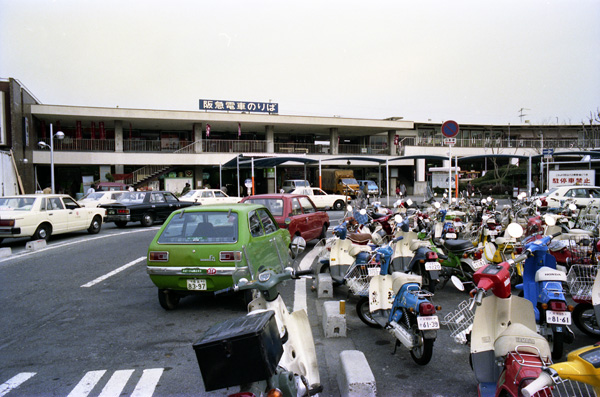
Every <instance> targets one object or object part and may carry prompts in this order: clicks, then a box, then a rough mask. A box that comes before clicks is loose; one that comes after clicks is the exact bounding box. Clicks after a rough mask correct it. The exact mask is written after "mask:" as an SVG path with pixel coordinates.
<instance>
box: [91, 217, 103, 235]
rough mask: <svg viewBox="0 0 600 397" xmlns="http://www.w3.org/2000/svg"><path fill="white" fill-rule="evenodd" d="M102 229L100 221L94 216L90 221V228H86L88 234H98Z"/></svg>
mask: <svg viewBox="0 0 600 397" xmlns="http://www.w3.org/2000/svg"><path fill="white" fill-rule="evenodd" d="M101 228H102V219H101V218H100V217H99V216H95V217H94V219H92V223H90V227H89V228H88V233H89V234H98V233H99V232H100V229H101Z"/></svg>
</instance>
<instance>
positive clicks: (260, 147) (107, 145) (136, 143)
mask: <svg viewBox="0 0 600 397" xmlns="http://www.w3.org/2000/svg"><path fill="white" fill-rule="evenodd" d="M42 141H45V142H46V143H48V144H49V143H50V140H49V139H45V140H44V139H43V140H42ZM443 144H444V143H443V138H442V137H441V136H440V137H406V138H403V139H402V140H401V141H400V144H399V146H397V150H395V151H394V152H393V153H392V155H401V154H402V153H403V151H402V149H403V148H404V147H407V146H442V145H443ZM454 146H456V147H501V148H533V149H541V148H542V147H543V148H555V149H561V148H562V149H569V148H573V149H576V148H597V147H600V139H578V138H573V139H552V140H550V139H547V140H544V142H543V146H542V141H541V140H540V139H526V138H523V139H512V138H511V139H502V138H485V139H457V140H456V144H455V145H454ZM274 148H275V153H282V154H286V153H287V154H330V153H331V150H330V146H329V145H321V144H312V143H282V142H275V144H274ZM54 150H56V151H83V152H114V151H115V141H114V139H72V138H69V137H66V138H65V139H62V140H57V139H55V140H54ZM123 151H124V152H138V153H165V152H168V153H199V152H205V153H268V152H267V142H266V141H256V140H252V141H251V140H221V139H204V140H202V141H201V142H200V141H197V142H190V141H164V140H163V141H159V140H129V139H125V140H123ZM338 154H350V155H365V156H369V155H388V154H390V152H389V148H388V145H386V144H370V145H356V144H340V145H339V146H338Z"/></svg>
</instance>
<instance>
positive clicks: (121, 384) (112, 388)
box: [99, 369, 134, 397]
mask: <svg viewBox="0 0 600 397" xmlns="http://www.w3.org/2000/svg"><path fill="white" fill-rule="evenodd" d="M133 371H134V370H133V369H124V370H121V371H115V373H114V374H113V375H112V376H111V377H110V379H109V380H108V382H107V383H106V385H105V386H104V389H102V392H100V394H99V397H119V396H120V395H121V392H122V391H123V389H124V388H125V385H126V384H127V381H128V380H129V378H130V377H131V374H133Z"/></svg>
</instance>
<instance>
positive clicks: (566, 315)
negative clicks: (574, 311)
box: [546, 310, 571, 325]
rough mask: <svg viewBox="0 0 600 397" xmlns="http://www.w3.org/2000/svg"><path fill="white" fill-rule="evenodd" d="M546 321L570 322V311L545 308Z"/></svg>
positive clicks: (549, 322)
mask: <svg viewBox="0 0 600 397" xmlns="http://www.w3.org/2000/svg"><path fill="white" fill-rule="evenodd" d="M546 322H547V323H548V324H562V325H569V324H571V312H555V311H554V310H546Z"/></svg>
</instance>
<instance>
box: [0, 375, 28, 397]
mask: <svg viewBox="0 0 600 397" xmlns="http://www.w3.org/2000/svg"><path fill="white" fill-rule="evenodd" d="M34 375H35V372H21V373H20V374H18V375H15V376H13V377H12V378H10V379H9V380H7V381H6V382H5V383H4V384H2V385H0V397H1V396H3V395H5V394H7V393H8V392H10V391H11V390H13V389H16V388H17V387H19V386H21V384H22V383H24V382H26V381H27V379H29V378H31V377H32V376H34Z"/></svg>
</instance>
